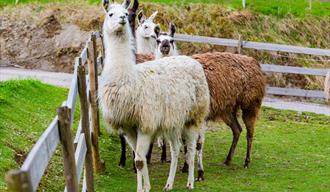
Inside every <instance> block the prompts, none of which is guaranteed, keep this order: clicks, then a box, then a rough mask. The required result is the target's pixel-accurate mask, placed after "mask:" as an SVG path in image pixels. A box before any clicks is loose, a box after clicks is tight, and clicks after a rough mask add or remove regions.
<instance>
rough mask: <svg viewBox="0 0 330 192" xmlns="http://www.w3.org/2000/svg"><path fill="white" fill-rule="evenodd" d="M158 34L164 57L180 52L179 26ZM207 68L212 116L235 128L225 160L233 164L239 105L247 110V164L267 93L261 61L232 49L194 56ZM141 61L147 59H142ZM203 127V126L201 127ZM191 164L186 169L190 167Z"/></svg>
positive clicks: (239, 129) (158, 54)
mask: <svg viewBox="0 0 330 192" xmlns="http://www.w3.org/2000/svg"><path fill="white" fill-rule="evenodd" d="M155 33H156V34H157V47H156V48H155V49H156V50H157V51H156V57H157V58H163V57H169V56H173V55H177V51H176V46H175V41H174V39H173V37H174V33H175V26H174V25H170V30H169V32H168V33H161V32H159V30H155ZM192 58H193V59H196V60H197V61H199V62H200V63H201V64H202V65H203V68H204V73H205V75H206V78H207V82H208V86H209V90H210V96H211V99H210V101H211V103H210V109H211V111H210V115H209V117H208V119H209V120H217V119H222V120H223V121H224V122H225V123H226V124H227V125H228V126H229V127H230V128H231V130H232V133H233V140H232V145H231V147H230V150H229V153H228V155H227V158H226V160H225V162H224V163H225V164H226V165H229V164H230V162H231V160H232V157H233V155H234V152H235V148H236V145H237V142H238V140H239V137H240V133H241V132H242V127H241V125H240V124H239V123H238V120H237V112H238V110H239V109H241V110H242V112H243V116H242V118H243V121H244V124H245V126H246V129H247V152H246V158H245V163H244V167H246V168H247V167H248V166H249V165H250V161H251V160H250V156H251V155H250V154H251V149H252V140H253V135H254V129H255V122H256V119H257V115H258V112H259V109H260V106H261V103H262V99H263V97H264V95H265V88H266V79H265V76H264V74H263V73H262V71H261V67H260V64H259V63H258V62H257V61H256V60H255V59H253V58H251V57H247V56H243V55H238V54H232V53H220V52H213V53H203V54H196V55H193V56H192ZM139 61H140V62H143V61H146V60H142V59H140V60H139ZM201 130H203V129H201ZM203 141H204V135H203V132H201V134H200V137H199V141H197V145H198V146H199V147H198V149H197V154H198V160H199V163H198V178H197V179H198V180H203V179H204V176H203V175H204V170H203V165H202V150H203ZM187 168H188V166H187V164H186V163H185V166H184V167H183V171H184V172H185V171H187Z"/></svg>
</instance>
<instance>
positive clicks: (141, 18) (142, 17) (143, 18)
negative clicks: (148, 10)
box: [138, 10, 146, 25]
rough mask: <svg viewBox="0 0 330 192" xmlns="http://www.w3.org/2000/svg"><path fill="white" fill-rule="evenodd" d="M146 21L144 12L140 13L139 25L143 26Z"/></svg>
mask: <svg viewBox="0 0 330 192" xmlns="http://www.w3.org/2000/svg"><path fill="white" fill-rule="evenodd" d="M145 20H146V16H144V14H143V10H141V11H140V12H139V13H138V24H139V25H141V24H142V23H143V22H144V21H145Z"/></svg>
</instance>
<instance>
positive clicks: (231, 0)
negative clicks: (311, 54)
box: [0, 0, 330, 17]
mask: <svg viewBox="0 0 330 192" xmlns="http://www.w3.org/2000/svg"><path fill="white" fill-rule="evenodd" d="M15 1H16V0H2V3H0V5H6V4H15ZM70 1H71V2H74V1H73V0H70ZM140 1H141V0H140ZM19 2H20V3H31V2H38V3H48V2H67V1H64V0H20V1H19ZM76 2H77V1H76ZM80 2H89V3H93V4H99V3H100V2H101V0H85V1H83V0H80ZM141 2H154V3H165V4H189V3H207V4H220V5H223V6H225V7H227V8H228V9H232V10H235V9H242V1H241V0H209V1H205V0H182V1H177V0H142V1H141ZM246 2H247V4H246V7H247V9H250V10H252V11H255V12H258V13H262V14H266V15H275V16H278V17H284V16H286V15H287V14H292V15H295V16H299V17H300V16H305V15H307V14H312V15H317V16H325V15H330V3H329V2H322V1H319V0H314V1H313V3H312V9H311V10H309V4H308V1H307V0H295V1H287V0H247V1H246Z"/></svg>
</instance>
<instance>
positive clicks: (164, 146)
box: [160, 138, 166, 163]
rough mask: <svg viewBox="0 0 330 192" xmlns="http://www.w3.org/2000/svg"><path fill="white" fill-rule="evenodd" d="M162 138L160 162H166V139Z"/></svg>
mask: <svg viewBox="0 0 330 192" xmlns="http://www.w3.org/2000/svg"><path fill="white" fill-rule="evenodd" d="M162 140H163V142H162V145H161V147H162V156H161V159H160V161H161V162H162V163H165V162H166V141H165V139H164V138H162Z"/></svg>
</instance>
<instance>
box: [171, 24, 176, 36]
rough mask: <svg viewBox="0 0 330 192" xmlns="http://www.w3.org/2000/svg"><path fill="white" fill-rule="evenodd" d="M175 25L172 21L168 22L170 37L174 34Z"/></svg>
mask: <svg viewBox="0 0 330 192" xmlns="http://www.w3.org/2000/svg"><path fill="white" fill-rule="evenodd" d="M175 31H176V29H175V25H174V24H173V23H170V35H171V37H174V34H175Z"/></svg>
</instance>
